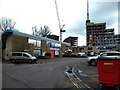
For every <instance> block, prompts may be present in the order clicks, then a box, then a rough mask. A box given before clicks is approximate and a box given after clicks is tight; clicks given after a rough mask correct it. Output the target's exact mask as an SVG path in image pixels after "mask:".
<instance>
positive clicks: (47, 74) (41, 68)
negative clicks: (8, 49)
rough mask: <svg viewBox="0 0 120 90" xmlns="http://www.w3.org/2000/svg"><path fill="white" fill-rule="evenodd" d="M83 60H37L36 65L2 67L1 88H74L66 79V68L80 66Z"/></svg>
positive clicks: (9, 64)
mask: <svg viewBox="0 0 120 90" xmlns="http://www.w3.org/2000/svg"><path fill="white" fill-rule="evenodd" d="M82 62H86V60H85V59H84V58H58V59H44V60H38V63H36V64H27V63H21V64H12V63H6V62H5V63H3V65H2V88H75V86H74V85H73V84H72V83H71V82H70V81H69V79H68V78H66V76H65V74H64V70H65V68H66V66H73V65H75V64H82Z"/></svg>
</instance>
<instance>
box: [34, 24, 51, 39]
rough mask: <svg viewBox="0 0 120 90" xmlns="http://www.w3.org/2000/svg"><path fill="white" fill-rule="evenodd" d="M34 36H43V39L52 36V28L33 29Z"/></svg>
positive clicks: (35, 27) (45, 26)
mask: <svg viewBox="0 0 120 90" xmlns="http://www.w3.org/2000/svg"><path fill="white" fill-rule="evenodd" d="M32 32H33V35H35V36H41V37H47V36H48V35H51V31H50V28H49V27H48V26H47V25H44V26H43V27H42V26H41V27H40V29H39V30H38V28H37V26H34V27H32Z"/></svg>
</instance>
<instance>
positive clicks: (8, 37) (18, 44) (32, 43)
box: [2, 30, 69, 59]
mask: <svg viewBox="0 0 120 90" xmlns="http://www.w3.org/2000/svg"><path fill="white" fill-rule="evenodd" d="M66 45H69V44H68V43H65V42H60V41H56V40H52V39H49V38H44V37H38V36H33V35H29V34H25V33H22V32H18V31H13V30H6V31H5V32H3V34H2V55H3V58H5V59H9V56H10V53H11V52H23V51H25V52H26V51H27V52H29V53H30V54H33V55H34V51H36V50H37V52H39V54H40V55H41V56H44V55H45V53H50V54H51V56H50V57H51V58H54V57H55V56H62V53H63V52H65V51H66V48H63V46H66Z"/></svg>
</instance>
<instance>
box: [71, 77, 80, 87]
mask: <svg viewBox="0 0 120 90" xmlns="http://www.w3.org/2000/svg"><path fill="white" fill-rule="evenodd" d="M69 79H70V81H71V82H72V83H73V85H74V86H75V87H76V88H80V85H79V84H77V83H76V82H75V81H73V80H72V79H71V78H70V77H69Z"/></svg>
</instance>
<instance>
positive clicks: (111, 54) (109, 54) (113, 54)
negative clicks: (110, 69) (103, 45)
mask: <svg viewBox="0 0 120 90" xmlns="http://www.w3.org/2000/svg"><path fill="white" fill-rule="evenodd" d="M107 56H120V53H107Z"/></svg>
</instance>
